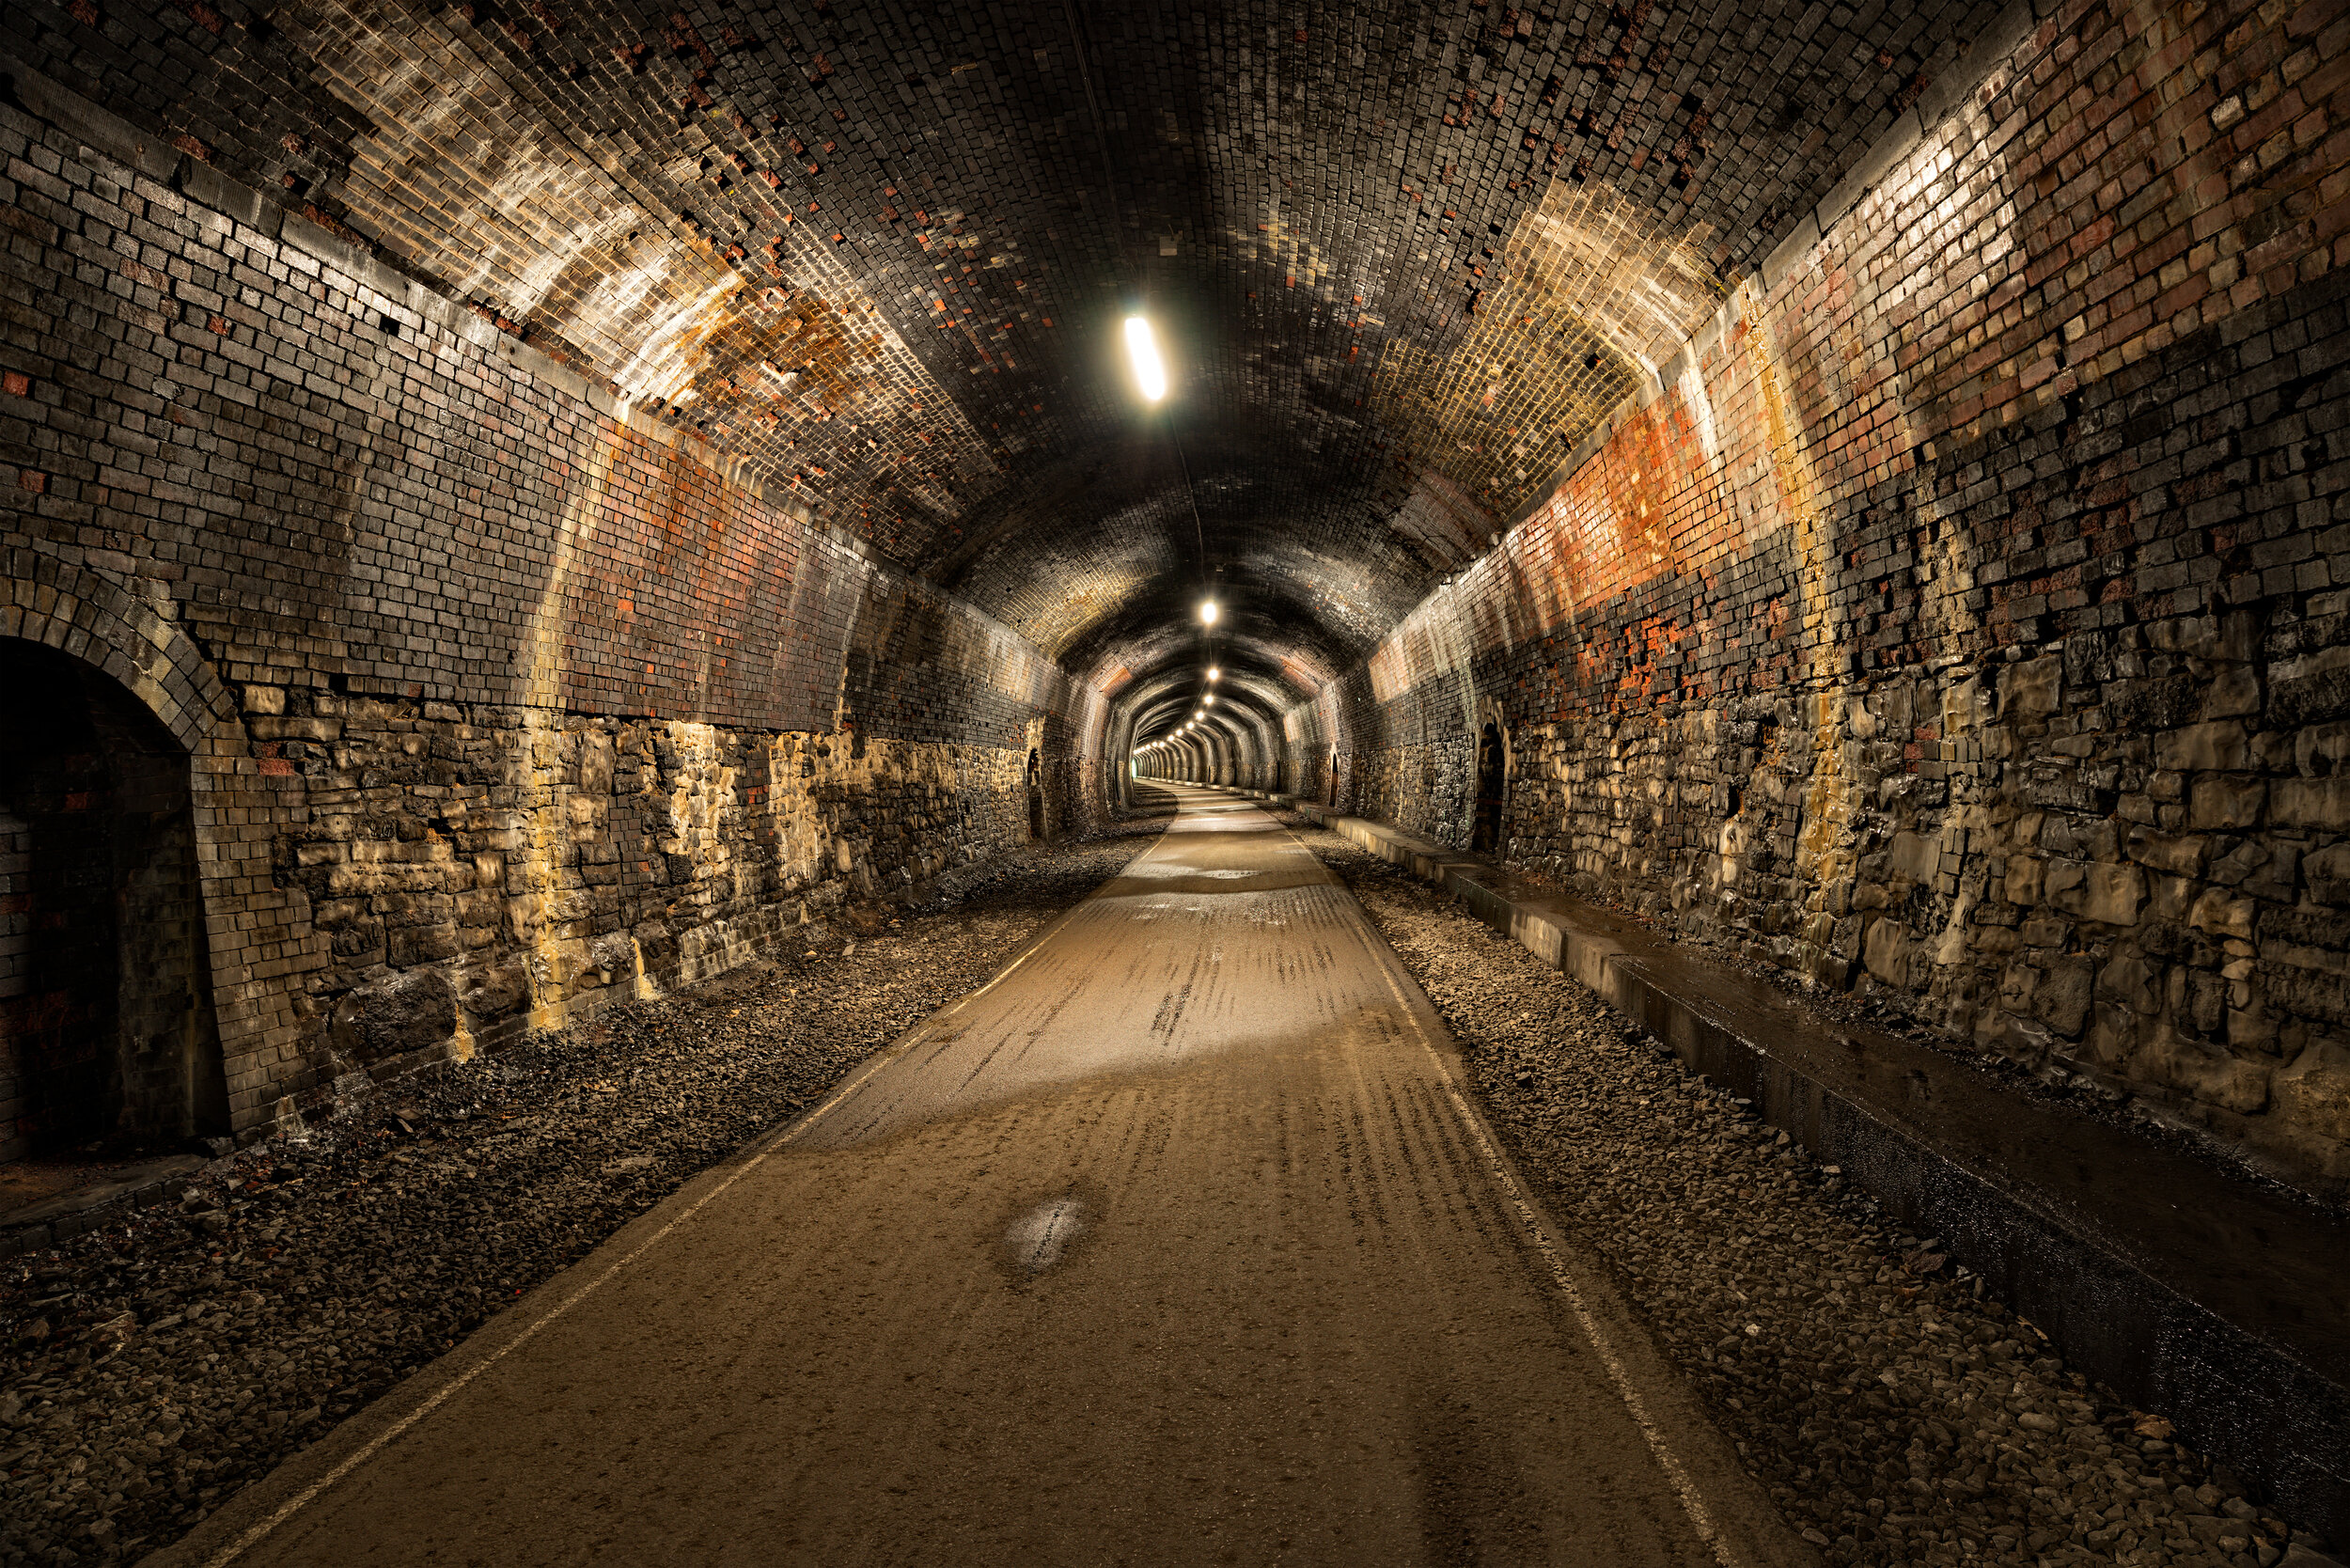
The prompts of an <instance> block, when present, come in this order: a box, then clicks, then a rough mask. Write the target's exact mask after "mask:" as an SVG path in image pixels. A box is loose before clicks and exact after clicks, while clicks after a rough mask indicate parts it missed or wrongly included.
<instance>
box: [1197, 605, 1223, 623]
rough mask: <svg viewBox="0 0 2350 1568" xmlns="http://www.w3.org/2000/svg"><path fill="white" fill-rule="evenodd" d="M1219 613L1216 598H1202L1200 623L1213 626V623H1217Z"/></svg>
mask: <svg viewBox="0 0 2350 1568" xmlns="http://www.w3.org/2000/svg"><path fill="white" fill-rule="evenodd" d="M1217 613H1218V612H1217V610H1216V607H1215V601H1214V600H1213V599H1202V600H1201V601H1200V602H1199V624H1200V625H1202V626H1213V625H1214V624H1215V618H1216V615H1217Z"/></svg>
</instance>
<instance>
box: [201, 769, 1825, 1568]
mask: <svg viewBox="0 0 2350 1568" xmlns="http://www.w3.org/2000/svg"><path fill="white" fill-rule="evenodd" d="M1183 794H1184V798H1183V814H1182V816H1181V818H1180V819H1179V820H1178V821H1177V823H1175V824H1174V825H1173V826H1172V827H1171V828H1170V829H1169V831H1168V832H1167V834H1166V835H1165V837H1164V838H1163V839H1161V840H1160V841H1159V843H1157V844H1156V845H1154V846H1153V847H1152V850H1151V851H1149V852H1147V853H1146V854H1145V855H1141V856H1140V857H1138V858H1137V859H1136V862H1135V863H1134V864H1133V865H1131V866H1130V867H1128V869H1127V870H1126V871H1125V872H1124V874H1123V875H1121V876H1120V877H1119V878H1118V879H1116V880H1115V881H1113V882H1112V883H1110V884H1109V885H1107V886H1105V887H1103V888H1102V889H1101V890H1100V891H1099V892H1097V893H1096V894H1095V895H1094V896H1093V897H1092V898H1091V899H1089V900H1088V901H1087V902H1084V903H1082V904H1080V905H1079V906H1078V907H1077V908H1075V909H1074V910H1073V911H1072V912H1071V913H1070V915H1069V916H1067V917H1065V918H1064V919H1063V920H1062V921H1060V922H1059V923H1058V924H1057V925H1056V926H1055V927H1053V928H1052V929H1051V930H1050V931H1049V932H1048V933H1046V934H1045V935H1044V937H1043V938H1042V940H1041V941H1040V942H1039V943H1038V944H1037V945H1036V946H1035V947H1033V948H1032V949H1029V950H1028V951H1027V952H1026V954H1024V955H1023V956H1022V957H1021V958H1020V959H1019V960H1017V961H1015V962H1014V963H1013V964H1011V966H1010V967H1009V968H1007V969H1006V970H1005V971H1004V972H1003V973H1002V974H1000V975H999V976H998V977H997V978H996V979H995V980H993V981H991V982H990V983H989V984H987V985H985V986H983V987H981V988H979V990H978V991H976V992H974V993H972V994H971V995H970V996H967V997H965V998H964V1000H962V1001H961V1002H958V1003H956V1004H954V1005H952V1006H950V1007H948V1008H946V1009H944V1010H942V1011H939V1012H937V1013H936V1014H933V1015H932V1017H931V1018H929V1019H927V1020H925V1021H924V1022H923V1023H922V1024H921V1025H919V1026H917V1027H916V1028H915V1029H914V1030H912V1031H911V1032H910V1033H909V1034H908V1035H907V1036H906V1037H904V1038H903V1039H901V1042H900V1043H898V1044H897V1045H896V1046H895V1047H894V1048H893V1049H891V1050H890V1051H888V1052H886V1053H885V1054H884V1055H883V1056H881V1057H880V1058H876V1060H875V1061H874V1062H873V1063H872V1064H870V1066H869V1067H868V1068H867V1069H865V1070H863V1071H861V1072H860V1073H859V1074H856V1075H855V1076H854V1077H852V1078H851V1079H850V1080H849V1082H848V1083H847V1084H846V1085H845V1086H844V1088H843V1089H842V1090H841V1091H840V1092H839V1093H838V1095H837V1096H836V1097H835V1098H834V1099H832V1100H830V1101H828V1102H827V1103H826V1104H824V1105H822V1106H820V1107H818V1108H817V1109H815V1110H814V1111H812V1112H811V1113H810V1114H809V1115H808V1116H807V1117H806V1118H804V1119H802V1120H801V1121H800V1122H799V1123H798V1124H797V1125H796V1126H794V1127H793V1128H791V1129H790V1130H788V1131H787V1132H786V1133H785V1134H783V1135H782V1136H781V1137H778V1138H776V1139H775V1140H774V1141H771V1142H768V1143H766V1144H765V1145H764V1146H762V1147H759V1148H757V1149H755V1151H753V1152H750V1153H748V1154H747V1155H746V1156H745V1157H744V1159H743V1160H740V1161H738V1162H736V1163H733V1164H731V1165H729V1166H728V1167H724V1168H721V1169H719V1170H717V1171H714V1172H713V1173H712V1175H711V1176H710V1177H709V1178H706V1179H705V1180H704V1181H703V1182H702V1183H699V1184H695V1185H692V1186H689V1187H687V1188H686V1189H685V1190H684V1191H682V1193H680V1194H679V1195H678V1197H677V1198H676V1199H674V1200H671V1201H670V1202H669V1203H668V1204H666V1205H664V1206H663V1208H661V1209H659V1210H656V1211H655V1212H654V1213H653V1214H651V1215H648V1216H646V1217H645V1218H644V1219H642V1220H640V1221H638V1222H637V1223H636V1224H635V1225H633V1226H631V1227H629V1228H628V1229H626V1230H624V1231H621V1232H620V1233H619V1235H618V1236H616V1237H615V1238H614V1239H613V1240H612V1241H611V1242H610V1243H608V1244H606V1246H605V1247H603V1248H602V1249H601V1250H600V1251H599V1252H598V1253H596V1254H595V1255H593V1256H591V1257H590V1258H588V1259H587V1260H586V1261H585V1262H583V1263H582V1264H581V1265H580V1266H579V1267H577V1268H575V1269H573V1270H572V1271H571V1272H570V1273H568V1274H567V1275H565V1276H563V1277H562V1278H558V1279H556V1280H555V1281H553V1282H552V1283H551V1284H550V1285H549V1286H548V1287H547V1288H546V1289H545V1290H544V1291H542V1292H541V1293H540V1298H539V1299H537V1300H535V1301H532V1302H527V1303H525V1304H523V1305H522V1306H521V1307H519V1308H518V1309H516V1310H514V1311H511V1312H509V1313H508V1314H505V1315H504V1316H503V1317H501V1318H500V1319H498V1320H497V1321H496V1322H495V1323H494V1324H493V1325H492V1326H491V1327H490V1328H489V1329H487V1330H485V1331H484V1332H483V1333H482V1334H480V1335H478V1336H477V1337H476V1338H475V1340H474V1341H471V1342H469V1343H468V1345H467V1346H466V1347H464V1349H462V1351H460V1352H459V1353H458V1354H456V1355H454V1356H450V1357H448V1358H446V1360H445V1361H443V1362H442V1363H440V1364H439V1365H438V1366H436V1368H435V1369H434V1370H433V1372H431V1373H429V1374H428V1375H426V1376H425V1377H422V1378H419V1379H417V1380H415V1382H414V1383H412V1384H411V1385H410V1386H408V1387H405V1388H402V1389H401V1390H399V1393H398V1394H396V1395H395V1396H394V1397H392V1398H390V1399H387V1400H385V1401H384V1402H382V1403H380V1404H379V1405H377V1406H376V1407H375V1408H374V1409H373V1410H372V1411H370V1412H369V1413H368V1416H367V1417H365V1418H363V1419H357V1420H353V1421H352V1422H350V1423H347V1424H346V1426H345V1427H344V1428H342V1429H341V1430H340V1431H338V1432H337V1434H336V1435H335V1437H334V1438H333V1439H331V1440H330V1441H328V1442H326V1443H323V1444H321V1445H320V1446H319V1447H318V1448H317V1449H315V1450H312V1451H311V1452H310V1453H308V1454H305V1456H303V1457H302V1458H301V1459H300V1460H298V1461H296V1462H295V1463H293V1464H292V1465H290V1466H287V1467H285V1468H284V1469H283V1470H281V1471H280V1472H279V1473H278V1475H277V1476H275V1477H274V1478H273V1479H272V1481H271V1482H269V1483H267V1484H265V1485H262V1486H259V1487H257V1488H255V1489H253V1490H252V1491H251V1492H250V1493H248V1494H246V1495H245V1497H243V1498H241V1499H239V1501H238V1503H237V1504H236V1505H235V1506H233V1507H231V1508H229V1509H227V1510H225V1511H224V1512H223V1513H221V1514H220V1515H218V1516H216V1517H215V1518H214V1519H213V1520H212V1521H210V1522H209V1523H208V1524H207V1526H206V1527H205V1528H204V1529H201V1530H200V1531H199V1532H198V1533H197V1535H196V1537H194V1538H192V1539H191V1540H190V1541H189V1542H188V1543H186V1544H185V1545H184V1547H183V1548H182V1551H181V1552H180V1553H177V1554H174V1556H175V1558H184V1560H190V1561H196V1560H218V1559H217V1558H215V1557H213V1556H212V1554H214V1553H216V1552H217V1551H219V1550H220V1549H221V1548H223V1547H227V1546H234V1545H238V1544H242V1546H243V1550H242V1553H241V1555H240V1557H239V1558H238V1560H241V1561H244V1562H250V1563H254V1564H261V1563H273V1562H282V1563H308V1562H319V1561H324V1560H335V1561H338V1562H352V1563H362V1562H365V1563H390V1562H423V1561H464V1560H492V1559H494V1560H498V1561H502V1562H552V1561H574V1560H587V1559H600V1560H627V1561H648V1562H650V1561H719V1560H723V1561H813V1560H823V1561H826V1562H854V1561H872V1562H884V1561H910V1560H917V1559H930V1560H951V1561H963V1562H978V1561H1012V1560H1022V1561H1054V1562H1109V1561H1136V1562H1142V1561H1159V1560H1165V1561H1214V1560H1250V1561H1264V1560H1283V1561H1299V1562H1308V1561H1330V1562H1338V1561H1346V1562H1361V1561H1378V1562H1410V1561H1467V1560H1525V1561H1532V1560H1543V1561H1565V1562H1592V1563H1600V1562H1606V1563H1671V1564H1696V1563H1701V1562H1708V1561H1713V1560H1716V1556H1717V1553H1718V1554H1720V1555H1721V1557H1722V1560H1731V1561H1750V1562H1763V1561H1779V1560H1787V1561H1794V1560H1801V1555H1802V1554H1801V1548H1800V1546H1799V1545H1794V1544H1791V1543H1792V1537H1791V1536H1790V1535H1789V1534H1788V1532H1787V1531H1786V1530H1785V1528H1784V1527H1783V1526H1782V1525H1781V1524H1779V1522H1778V1519H1777V1516H1776V1513H1775V1511H1774V1510H1773V1509H1771V1507H1770V1506H1769V1504H1768V1502H1767V1500H1766V1499H1764V1498H1763V1497H1762V1495H1761V1493H1760V1491H1759V1490H1758V1489H1757V1488H1755V1487H1754V1486H1753V1484H1752V1482H1750V1481H1749V1480H1748V1479H1747V1477H1746V1476H1745V1475H1744V1474H1743V1473H1742V1472H1740V1471H1739V1470H1738V1468H1737V1466H1735V1463H1734V1461H1732V1460H1731V1459H1729V1458H1728V1457H1727V1450H1725V1449H1724V1448H1723V1447H1722V1445H1721V1444H1720V1443H1719V1440H1718V1439H1717V1438H1716V1437H1715V1436H1714V1435H1712V1433H1711V1431H1710V1429H1708V1428H1707V1427H1705V1425H1704V1423H1703V1422H1702V1421H1701V1420H1698V1419H1693V1418H1692V1416H1691V1414H1690V1412H1691V1408H1692V1407H1691V1406H1690V1404H1689V1403H1688V1400H1687V1397H1686V1395H1685V1393H1684V1391H1683V1390H1682V1389H1681V1388H1679V1386H1678V1384H1677V1382H1676V1381H1675V1380H1673V1379H1672V1378H1671V1377H1670V1375H1669V1372H1666V1370H1665V1369H1664V1367H1663V1365H1662V1364H1661V1363H1660V1362H1658V1361H1657V1360H1656V1359H1655V1358H1654V1357H1653V1356H1642V1355H1641V1354H1640V1353H1639V1351H1638V1347H1637V1343H1636V1342H1635V1340H1636V1339H1637V1337H1634V1336H1627V1335H1625V1334H1624V1333H1622V1331H1621V1328H1619V1330H1618V1331H1617V1332H1615V1333H1613V1334H1610V1333H1609V1331H1608V1330H1607V1328H1606V1320H1607V1319H1608V1317H1609V1315H1610V1314H1611V1313H1613V1312H1617V1311H1618V1310H1619V1309H1617V1308H1616V1307H1615V1306H1614V1304H1613V1303H1612V1302H1611V1301H1609V1300H1608V1299H1606V1291H1605V1286H1604V1285H1602V1284H1601V1283H1599V1282H1598V1281H1597V1280H1596V1279H1593V1278H1585V1279H1582V1280H1579V1281H1578V1280H1577V1279H1576V1278H1575V1265H1574V1263H1573V1262H1572V1261H1571V1260H1564V1259H1561V1258H1560V1257H1559V1256H1558V1249H1557V1247H1556V1243H1555V1242H1544V1243H1543V1245H1530V1243H1532V1242H1533V1241H1534V1239H1535V1238H1534V1232H1533V1231H1532V1230H1531V1229H1530V1226H1529V1221H1530V1220H1531V1219H1532V1213H1531V1211H1530V1210H1529V1209H1528V1207H1527V1206H1526V1205H1525V1203H1524V1201H1523V1200H1522V1197H1521V1196H1520V1193H1519V1190H1518V1188H1517V1186H1516V1184H1515V1183H1514V1181H1513V1180H1512V1177H1511V1176H1510V1174H1509V1172H1508V1171H1507V1170H1506V1168H1503V1167H1501V1166H1500V1165H1499V1164H1498V1162H1497V1160H1496V1154H1495V1152H1494V1146H1493V1144H1492V1142H1491V1137H1490V1134H1489V1133H1488V1132H1487V1131H1486V1130H1485V1129H1484V1127H1483V1125H1482V1122H1481V1119H1480V1118H1479V1117H1478V1115H1477V1114H1476V1113H1475V1112H1474V1111H1473V1110H1472V1109H1471V1108H1470V1106H1469V1105H1468V1103H1467V1101H1466V1100H1465V1099H1464V1098H1463V1097H1462V1095H1461V1093H1460V1090H1459V1088H1458V1085H1459V1081H1460V1080H1459V1065H1458V1060H1457V1057H1456V1054H1455V1052H1454V1048H1453V1047H1452V1045H1451V1043H1450V1042H1449V1039H1448V1038H1447V1037H1446V1035H1445V1033H1444V1030H1443V1027H1442V1026H1441V1024H1440V1023H1439V1022H1438V1021H1437V1020H1436V1019H1435V1017H1434V1013H1433V1012H1432V1011H1431V1010H1430V1009H1429V1007H1428V1005H1427V1003H1426V1001H1425V999H1424V998H1423V997H1421V996H1419V995H1418V990H1417V988H1416V986H1415V985H1414V982H1413V981H1412V980H1411V978H1410V976H1409V975H1408V974H1407V973H1406V972H1405V971H1404V969H1403V968H1402V965H1401V964H1400V963H1399V962H1398V961H1397V960H1396V958H1395V957H1394V955H1393V953H1392V952H1391V951H1390V950H1389V949H1387V945H1386V944H1385V942H1384V941H1382V940H1381V939H1380V938H1379V936H1378V935H1377V933H1375V931H1373V929H1372V928H1371V925H1370V923H1369V921H1368V920H1367V919H1366V918H1365V917H1364V915H1363V913H1362V910H1361V908H1360V906H1359V905H1358V904H1357V903H1356V902H1355V900H1354V899H1353V898H1352V897H1351V896H1350V895H1349V894H1347V892H1346V891H1345V890H1344V888H1343V887H1342V886H1340V885H1339V884H1338V883H1337V881H1336V880H1335V879H1334V878H1333V877H1332V876H1331V875H1330V874H1329V873H1328V871H1327V870H1324V867H1323V866H1322V865H1321V864H1320V862H1319V861H1317V860H1316V858H1315V857H1314V856H1313V855H1312V854H1311V853H1310V852H1308V850H1307V849H1305V848H1304V847H1303V846H1302V845H1300V844H1299V843H1298V842H1297V841H1296V840H1295V839H1293V837H1292V836H1291V835H1290V834H1289V833H1288V832H1286V831H1285V830H1283V829H1282V828H1281V827H1280V826H1279V825H1278V824H1277V823H1275V822H1274V821H1273V820H1272V819H1271V818H1269V817H1268V816H1266V815H1265V814H1264V813H1263V812H1262V811H1261V810H1258V809H1257V808H1253V807H1247V806H1243V805H1239V804H1236V803H1233V802H1230V801H1229V800H1226V799H1221V798H1216V797H1212V796H1208V795H1205V794H1201V793H1197V792H1183ZM1700 1521H1702V1523H1700ZM1707 1535H1713V1536H1716V1537H1717V1538H1716V1539H1715V1540H1713V1541H1712V1543H1711V1544H1709V1541H1708V1540H1707V1539H1704V1538H1702V1537H1704V1536H1707Z"/></svg>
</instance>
